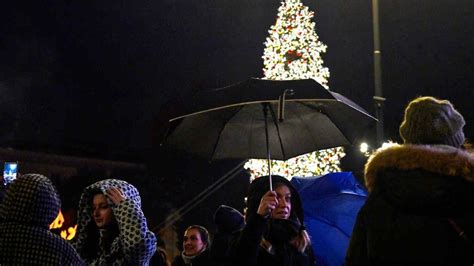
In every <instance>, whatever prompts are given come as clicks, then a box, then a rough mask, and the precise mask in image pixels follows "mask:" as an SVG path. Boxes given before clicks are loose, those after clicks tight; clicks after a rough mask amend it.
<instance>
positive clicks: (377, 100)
mask: <svg viewBox="0 0 474 266" xmlns="http://www.w3.org/2000/svg"><path fill="white" fill-rule="evenodd" d="M372 28H373V35H374V87H375V95H374V97H373V99H374V104H375V117H376V118H377V119H378V123H377V135H376V136H377V144H379V145H380V144H381V143H382V142H383V140H384V126H383V124H384V119H383V107H384V102H385V98H384V97H383V93H382V62H381V58H382V53H381V52H380V28H379V1H378V0H372Z"/></svg>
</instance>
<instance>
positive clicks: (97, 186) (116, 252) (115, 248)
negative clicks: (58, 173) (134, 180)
mask: <svg viewBox="0 0 474 266" xmlns="http://www.w3.org/2000/svg"><path fill="white" fill-rule="evenodd" d="M112 187H115V188H119V189H121V190H122V192H123V193H124V195H125V199H124V200H123V201H122V202H121V203H120V204H118V205H115V204H113V203H112V201H111V200H110V199H108V198H107V201H108V203H109V206H111V208H112V212H113V214H114V216H115V220H116V221H117V231H116V232H115V233H114V234H115V235H113V236H112V237H113V239H112V240H111V244H110V247H109V248H108V249H106V248H103V247H101V246H100V245H99V246H97V250H94V254H92V256H91V254H90V251H88V247H90V244H91V243H99V242H101V241H102V240H103V239H104V237H105V236H106V235H107V234H108V233H110V232H106V230H103V229H101V230H99V229H98V228H97V227H96V225H95V222H94V219H93V217H92V199H93V196H94V195H95V194H97V193H103V194H104V195H106V197H107V190H108V189H109V188H112ZM77 224H78V226H77V234H76V240H75V242H74V244H73V245H74V247H75V248H76V250H77V252H78V253H79V254H80V255H81V257H82V258H83V259H84V260H85V261H86V262H87V263H88V264H92V265H148V263H149V260H150V258H151V257H152V256H153V254H154V253H155V250H156V237H155V235H154V234H153V233H152V232H151V231H150V230H148V227H147V223H146V219H145V216H144V215H143V212H142V210H141V200H140V195H139V193H138V190H137V189H136V188H135V187H134V186H132V185H131V184H129V183H127V182H125V181H123V180H117V179H106V180H102V181H99V182H97V183H94V184H92V185H90V186H88V187H86V188H85V189H84V191H83V193H82V196H81V199H80V201H79V210H78V214H77ZM94 232H95V234H94Z"/></svg>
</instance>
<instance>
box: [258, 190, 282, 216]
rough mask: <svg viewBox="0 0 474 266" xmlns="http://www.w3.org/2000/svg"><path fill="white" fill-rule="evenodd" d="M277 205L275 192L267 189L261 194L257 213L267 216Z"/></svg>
mask: <svg viewBox="0 0 474 266" xmlns="http://www.w3.org/2000/svg"><path fill="white" fill-rule="evenodd" d="M277 205H278V199H277V194H276V192H275V191H268V192H267V193H265V195H263V196H262V199H261V200H260V205H259V206H258V210H257V213H258V214H260V215H261V216H263V217H267V216H268V215H270V213H271V212H272V211H273V210H274V209H275V208H276V206H277Z"/></svg>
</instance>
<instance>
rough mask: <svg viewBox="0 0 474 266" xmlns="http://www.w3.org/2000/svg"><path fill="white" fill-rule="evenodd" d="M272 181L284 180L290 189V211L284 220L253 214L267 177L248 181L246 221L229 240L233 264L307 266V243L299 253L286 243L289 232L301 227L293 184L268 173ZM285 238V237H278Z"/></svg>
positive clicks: (311, 260)
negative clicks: (232, 239)
mask: <svg viewBox="0 0 474 266" xmlns="http://www.w3.org/2000/svg"><path fill="white" fill-rule="evenodd" d="M272 183H273V185H274V186H275V184H277V183H284V184H285V185H286V186H287V187H288V188H289V189H290V191H291V206H292V207H291V213H290V217H289V219H288V220H277V219H268V218H264V217H263V216H261V215H259V214H257V210H258V206H259V205H260V200H261V198H262V196H263V195H264V194H265V193H266V192H267V191H268V190H269V179H268V177H260V178H258V179H256V180H254V181H253V182H252V184H251V185H250V188H249V194H248V198H247V213H246V214H247V215H246V218H247V223H246V225H245V227H244V229H243V230H242V231H241V232H240V234H239V236H238V238H237V239H236V240H235V241H234V243H233V245H232V246H233V249H232V251H231V252H232V254H233V256H232V260H233V265H246V266H267V265H268V266H270V265H271V266H307V265H308V266H309V265H315V259H314V254H313V253H312V249H311V246H308V247H306V250H305V251H304V252H300V251H299V250H297V249H296V247H294V246H293V245H292V244H290V242H289V241H290V239H291V238H290V237H285V235H291V233H290V232H293V231H294V233H295V234H296V233H298V232H299V231H300V230H302V229H303V228H304V227H303V222H304V214H303V206H302V202H301V199H300V197H299V194H298V192H297V191H296V189H295V188H294V187H293V185H292V184H291V183H290V181H288V180H287V179H285V178H284V177H281V176H272ZM282 239H285V240H282Z"/></svg>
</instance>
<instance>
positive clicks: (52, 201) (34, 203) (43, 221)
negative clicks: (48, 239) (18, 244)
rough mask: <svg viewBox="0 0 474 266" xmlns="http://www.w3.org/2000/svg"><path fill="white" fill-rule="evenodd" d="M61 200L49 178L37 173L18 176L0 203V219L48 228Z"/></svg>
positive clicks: (55, 215)
mask: <svg viewBox="0 0 474 266" xmlns="http://www.w3.org/2000/svg"><path fill="white" fill-rule="evenodd" d="M60 208H61V201H60V199H59V197H58V193H57V191H56V188H55V187H54V185H53V183H52V182H51V180H49V179H48V178H47V177H45V176H43V175H39V174H25V175H21V176H20V177H18V178H17V179H16V180H15V181H14V182H13V183H12V184H10V186H9V187H8V189H7V191H6V195H5V198H4V199H3V201H2V203H1V204H0V220H3V221H11V222H15V223H19V224H25V225H33V226H40V227H46V228H49V225H50V224H51V223H52V222H53V221H54V219H55V218H56V217H57V215H58V213H59V210H60Z"/></svg>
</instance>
